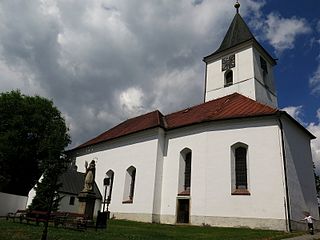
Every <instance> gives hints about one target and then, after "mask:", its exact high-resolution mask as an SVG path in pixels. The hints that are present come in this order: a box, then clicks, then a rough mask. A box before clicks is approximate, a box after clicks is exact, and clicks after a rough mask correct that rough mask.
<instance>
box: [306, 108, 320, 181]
mask: <svg viewBox="0 0 320 240" xmlns="http://www.w3.org/2000/svg"><path fill="white" fill-rule="evenodd" d="M317 117H318V123H310V124H309V125H308V126H307V129H308V130H309V131H310V132H311V133H312V134H313V135H314V136H315V137H316V139H313V140H312V141H311V150H312V158H313V162H314V164H315V166H316V171H317V174H318V175H319V174H320V109H318V111H317Z"/></svg>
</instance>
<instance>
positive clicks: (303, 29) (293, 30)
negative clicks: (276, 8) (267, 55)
mask: <svg viewBox="0 0 320 240" xmlns="http://www.w3.org/2000/svg"><path fill="white" fill-rule="evenodd" d="M309 32H311V28H310V26H309V24H308V22H307V21H306V20H305V19H304V18H297V17H291V18H284V17H282V16H281V15H280V14H277V13H274V12H273V13H270V14H269V15H268V16H267V19H266V25H265V34H266V39H267V40H268V41H269V43H270V44H271V45H272V46H273V47H274V48H275V50H276V52H277V53H281V52H283V51H284V50H286V49H292V48H294V42H295V39H296V38H297V36H299V35H301V34H306V33H309Z"/></svg>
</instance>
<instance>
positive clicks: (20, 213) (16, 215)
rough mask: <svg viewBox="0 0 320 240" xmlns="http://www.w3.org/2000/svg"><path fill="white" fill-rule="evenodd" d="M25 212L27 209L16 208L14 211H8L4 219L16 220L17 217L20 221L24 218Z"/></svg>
mask: <svg viewBox="0 0 320 240" xmlns="http://www.w3.org/2000/svg"><path fill="white" fill-rule="evenodd" d="M26 214H27V210H20V209H19V210H17V211H16V212H15V213H12V212H9V213H8V214H7V216H6V219H7V220H9V219H10V218H12V219H13V221H14V222H15V221H16V218H18V219H19V221H20V222H22V220H23V219H24V218H25V216H26Z"/></svg>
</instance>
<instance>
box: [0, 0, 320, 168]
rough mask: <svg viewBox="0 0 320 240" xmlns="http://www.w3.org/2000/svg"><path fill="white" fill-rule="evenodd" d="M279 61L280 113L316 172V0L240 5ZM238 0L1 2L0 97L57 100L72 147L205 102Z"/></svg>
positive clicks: (319, 117)
mask: <svg viewBox="0 0 320 240" xmlns="http://www.w3.org/2000/svg"><path fill="white" fill-rule="evenodd" d="M239 2H240V4H241V7H240V14H241V16H242V17H243V18H244V19H245V21H246V22H247V24H248V25H249V27H250V29H251V31H252V32H253V34H254V35H255V37H256V39H257V40H258V41H259V42H260V43H261V44H262V45H263V46H264V48H265V49H266V50H267V51H268V52H269V53H270V54H271V55H272V56H273V57H274V58H277V59H278V61H277V63H278V64H277V66H276V67H275V69H274V73H275V78H276V86H277V94H278V104H279V108H280V109H283V110H286V111H287V112H288V113H289V114H290V115H292V116H293V117H294V118H295V119H296V120H298V121H299V122H300V123H301V124H302V125H303V126H305V127H306V128H307V129H308V130H309V131H310V132H311V133H313V134H314V135H315V136H318V139H316V140H313V141H312V154H313V159H314V161H315V163H316V166H317V167H318V169H319V171H320V123H319V121H320V101H319V100H320V17H319V16H320V15H319V12H320V1H319V0H305V1H299V0H291V1H279V0H259V1H258V0H239ZM234 3H235V0H224V1H221V0H32V1H24V0H2V1H1V2H0V73H1V74H0V92H7V91H11V90H16V89H19V90H20V91H21V92H22V93H23V94H25V95H40V96H43V97H45V98H48V99H51V100H52V101H53V102H54V104H55V105H56V106H57V107H58V109H59V110H60V111H61V112H62V114H63V116H64V117H65V119H66V123H67V125H68V127H69V128H70V134H71V137H72V144H71V145H70V146H69V148H72V147H75V146H78V145H79V144H81V143H83V142H85V141H87V140H89V139H91V138H93V137H95V136H96V135H98V134H100V133H102V132H104V131H106V130H108V129H109V128H111V127H113V126H115V125H117V124H119V123H120V122H122V121H124V120H126V119H128V118H131V117H135V116H138V115H141V114H143V113H147V112H150V111H153V110H155V109H158V110H160V111H161V112H162V113H163V114H167V113H170V112H174V111H178V110H181V109H184V108H186V107H190V106H193V105H196V104H199V103H202V101H203V94H204V93H203V91H204V76H205V75H204V74H205V73H204V70H205V64H204V62H203V61H202V59H203V57H205V56H207V55H209V54H211V53H212V52H214V51H215V50H216V49H217V48H218V47H219V45H220V43H221V41H222V39H223V37H224V35H225V33H226V31H227V29H228V26H229V25H230V23H231V21H232V19H233V17H234V14H235V8H234V7H233V5H234Z"/></svg>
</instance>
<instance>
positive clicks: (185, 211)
mask: <svg viewBox="0 0 320 240" xmlns="http://www.w3.org/2000/svg"><path fill="white" fill-rule="evenodd" d="M189 207H190V199H178V206H177V208H178V211H177V223H189Z"/></svg>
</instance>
